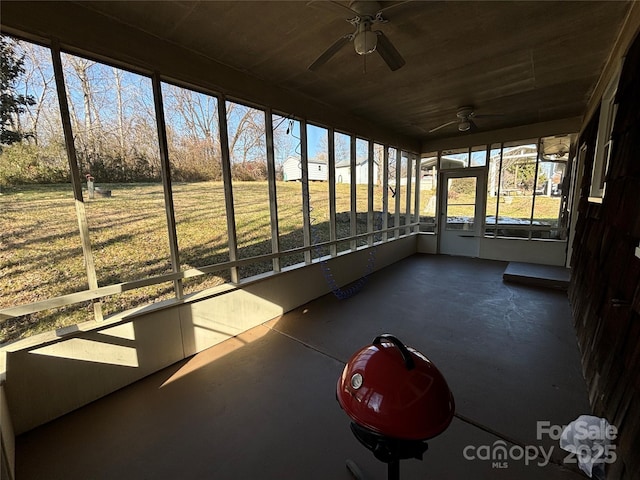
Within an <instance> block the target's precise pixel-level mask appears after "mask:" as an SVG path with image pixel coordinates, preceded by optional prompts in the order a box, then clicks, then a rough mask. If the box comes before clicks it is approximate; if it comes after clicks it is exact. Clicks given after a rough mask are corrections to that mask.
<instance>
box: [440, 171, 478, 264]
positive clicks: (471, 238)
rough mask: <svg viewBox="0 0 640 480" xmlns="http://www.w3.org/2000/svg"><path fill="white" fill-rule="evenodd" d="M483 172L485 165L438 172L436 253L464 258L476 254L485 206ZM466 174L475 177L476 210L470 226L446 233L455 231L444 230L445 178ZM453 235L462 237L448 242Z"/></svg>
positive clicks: (445, 220) (446, 196) (447, 184)
mask: <svg viewBox="0 0 640 480" xmlns="http://www.w3.org/2000/svg"><path fill="white" fill-rule="evenodd" d="M487 175H488V168H487V167H486V166H482V167H468V168H456V169H448V170H441V171H440V172H439V177H440V178H439V180H438V183H439V185H440V186H441V188H440V198H439V201H438V207H439V210H438V250H437V251H438V253H440V254H444V255H460V256H467V257H479V256H480V239H481V238H482V237H484V230H485V220H486V209H487ZM469 177H474V178H476V205H475V207H476V209H475V216H474V220H473V229H472V230H459V232H460V234H455V233H449V232H455V231H454V230H446V224H447V203H448V202H447V200H448V187H449V179H452V178H469ZM462 232H464V233H462ZM447 237H448V238H447ZM454 237H457V238H464V240H463V241H462V242H457V243H456V244H454V242H450V240H452V239H453V238H454Z"/></svg>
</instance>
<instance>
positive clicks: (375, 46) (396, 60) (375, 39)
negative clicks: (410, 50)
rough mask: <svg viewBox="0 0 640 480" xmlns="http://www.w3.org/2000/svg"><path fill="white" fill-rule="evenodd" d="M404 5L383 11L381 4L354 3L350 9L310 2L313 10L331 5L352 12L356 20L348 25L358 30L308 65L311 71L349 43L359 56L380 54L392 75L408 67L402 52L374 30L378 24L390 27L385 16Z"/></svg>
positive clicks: (335, 4) (399, 3) (393, 5)
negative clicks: (384, 13) (386, 24)
mask: <svg viewBox="0 0 640 480" xmlns="http://www.w3.org/2000/svg"><path fill="white" fill-rule="evenodd" d="M403 3H405V2H396V3H394V4H392V5H390V6H387V7H385V8H381V6H380V4H379V3H378V2H375V1H353V2H351V3H350V4H349V6H348V7H347V6H345V5H344V4H342V3H339V2H309V5H312V6H316V5H320V6H326V5H327V4H329V5H331V6H332V7H338V8H340V9H342V10H344V11H349V12H351V13H352V14H353V15H355V16H354V17H352V18H348V19H347V21H348V22H349V23H351V25H353V26H354V27H355V28H356V30H355V31H354V32H353V33H348V34H346V35H343V36H342V37H340V38H339V39H338V40H336V42H335V43H334V44H333V45H331V46H330V47H329V48H327V49H326V50H325V51H324V53H322V55H320V56H319V57H318V58H317V59H316V60H315V61H314V62H313V63H312V64H311V65H309V70H312V71H315V70H317V69H318V68H320V67H321V66H322V65H324V64H325V63H327V61H329V59H330V58H331V57H333V56H334V55H335V54H336V53H338V52H339V51H340V50H341V49H342V48H343V47H344V46H345V45H346V44H348V43H350V42H353V46H354V49H355V51H356V53H358V54H359V55H369V54H371V53H373V52H377V53H378V54H379V55H380V56H381V57H382V59H383V60H384V62H385V63H386V64H387V66H388V67H389V68H390V69H391V70H392V71H395V70H398V69H399V68H400V67H402V66H403V65H404V64H405V60H404V58H402V55H400V52H398V50H396V48H395V47H394V46H393V44H392V43H391V41H390V40H389V39H388V38H387V36H386V35H385V34H384V32H382V31H381V30H372V28H371V27H372V26H373V25H374V24H376V23H387V22H388V20H386V19H385V18H384V17H383V16H382V14H383V12H385V11H386V10H388V9H389V8H393V7H396V6H398V5H401V4H403Z"/></svg>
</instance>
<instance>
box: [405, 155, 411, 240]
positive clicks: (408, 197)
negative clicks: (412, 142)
mask: <svg viewBox="0 0 640 480" xmlns="http://www.w3.org/2000/svg"><path fill="white" fill-rule="evenodd" d="M406 154H407V192H406V202H407V203H406V207H405V208H406V213H405V216H404V224H405V225H406V227H405V229H404V234H405V235H409V233H411V227H410V226H409V225H410V224H411V220H412V218H413V215H412V214H411V176H412V172H413V167H412V162H411V155H409V152H406Z"/></svg>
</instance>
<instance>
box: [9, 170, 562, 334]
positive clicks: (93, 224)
mask: <svg viewBox="0 0 640 480" xmlns="http://www.w3.org/2000/svg"><path fill="white" fill-rule="evenodd" d="M103 187H104V188H108V189H110V190H111V192H112V196H111V198H98V197H96V198H94V199H92V200H90V199H88V198H87V196H86V192H85V202H84V204H83V205H81V208H84V209H85V210H86V217H87V223H88V229H89V237H90V240H91V248H92V253H93V255H92V257H93V259H94V263H95V271H96V275H97V282H98V286H106V285H111V284H117V283H122V282H127V281H132V280H138V279H144V278H147V277H153V276H157V275H162V274H166V273H171V271H172V269H171V258H170V249H169V240H168V233H167V232H168V229H167V215H166V212H165V208H164V193H163V188H162V185H161V184H112V185H103ZM405 188H406V187H402V188H401V191H400V192H398V194H399V195H400V199H401V202H400V213H401V214H403V213H404V211H405V209H406V189H405ZM172 190H173V199H174V210H175V222H176V231H177V242H178V247H179V252H180V268H181V270H186V269H197V268H200V267H204V266H208V265H215V264H218V263H221V262H226V261H228V260H229V248H228V239H229V235H228V226H227V213H226V209H225V202H224V188H223V185H222V183H221V182H202V183H188V184H187V183H184V184H174V185H173V188H172ZM233 194H234V210H235V218H236V223H235V228H236V234H237V240H238V258H240V259H242V258H249V257H255V256H259V255H264V254H269V253H271V252H272V241H271V224H270V208H269V197H268V185H267V183H266V182H235V181H234V182H233ZM302 194H303V191H302V185H301V184H300V183H299V182H277V185H276V195H277V200H278V212H277V214H278V227H279V240H280V251H284V250H289V249H293V248H298V247H302V246H303V245H304V238H303V233H302V222H303V220H302V219H303V216H302ZM309 194H310V204H311V219H312V224H313V228H312V230H313V235H312V243H315V242H323V241H327V240H328V239H329V227H328V220H329V200H328V199H329V194H328V184H327V183H326V182H311V183H310V184H309ZM434 194H435V192H434V191H422V192H421V197H422V198H421V202H422V207H421V211H422V213H424V210H425V206H426V205H427V204H428V202H429V198H431V197H432V196H433V195H434ZM367 195H368V193H367V188H366V186H365V185H358V187H357V189H356V210H357V212H358V218H357V220H358V221H357V226H356V227H357V228H356V232H357V233H364V232H366V231H367V221H366V212H367V207H368V197H367ZM382 196H383V195H382V189H381V188H380V187H375V188H374V193H373V197H374V210H375V211H377V212H380V211H381V210H382ZM467 200H469V202H470V203H472V202H473V199H467ZM350 201H351V199H350V188H349V185H348V184H338V185H336V203H337V207H336V210H337V217H336V218H337V222H336V223H337V225H336V228H337V238H338V239H341V238H347V237H349V236H350V234H351V229H350V223H349V212H350V209H351V207H350ZM456 202H457V203H465V202H466V200H465V199H464V198H457V199H456ZM558 202H559V199H557V198H548V197H538V198H537V199H536V218H549V219H557V212H558ZM432 203H433V202H432ZM412 208H413V202H412ZM452 208H453V209H452V212H455V211H456V210H455V209H456V208H457V209H459V210H460V211H459V213H454V214H464V213H465V212H466V210H465V209H467V210H468V207H452ZM530 211H531V197H528V198H527V197H513V199H512V200H511V202H510V203H508V204H507V203H501V204H500V216H514V217H516V218H517V217H520V216H525V217H528V215H529V214H530ZM388 213H389V215H390V220H389V225H390V226H391V225H392V221H393V218H392V215H393V214H394V213H395V198H393V197H392V196H391V195H389V207H388ZM0 214H1V218H2V231H1V233H0V308H7V307H11V306H17V305H22V304H28V303H32V302H36V301H41V300H46V299H49V298H53V297H57V296H60V295H65V294H69V293H74V292H79V291H83V290H87V289H88V288H89V285H88V283H87V274H86V267H85V265H84V260H83V254H82V247H81V243H80V235H79V226H78V221H77V215H76V205H75V201H74V199H73V194H72V191H71V187H70V186H69V185H46V186H45V185H41V186H28V187H20V188H11V189H7V188H5V189H4V190H3V191H2V194H0ZM488 214H491V213H490V212H488ZM375 217H376V218H375V220H376V221H377V220H380V219H381V218H380V216H379V214H376V216H375ZM404 221H405V220H404V215H402V217H401V222H404ZM377 223H378V222H376V228H377ZM365 243H366V239H359V240H358V245H363V244H365ZM349 247H350V245H349V242H340V243H339V244H338V251H342V250H345V249H348V248H349ZM326 253H327V251H326V250H324V251H323V252H322V254H326ZM313 255H314V256H315V255H317V252H315V251H314V252H313ZM303 260H304V256H303V254H301V253H296V254H289V255H284V256H283V258H282V259H281V266H282V267H284V266H287V265H292V264H295V263H299V262H302V261H303ZM271 268H272V262H271V261H270V260H267V261H261V262H256V263H255V264H252V265H248V266H242V267H240V269H239V272H240V276H241V278H245V277H249V276H252V275H256V274H258V273H262V272H265V271H270V270H271ZM229 279H230V274H229V270H228V269H225V270H221V271H218V272H213V273H209V274H204V275H200V276H197V277H193V278H189V279H186V280H185V281H184V291H185V293H187V294H188V293H192V292H196V291H199V290H202V289H204V288H208V287H212V286H215V285H219V284H221V283H224V282H227V281H229ZM173 296H174V292H173V284H172V282H165V283H161V284H156V285H152V286H148V287H144V288H137V289H135V290H129V291H126V292H123V293H119V294H116V295H111V296H108V297H105V298H103V299H102V301H101V304H102V311H103V314H104V315H105V316H107V315H110V314H113V313H117V312H121V311H124V310H127V309H129V308H133V307H135V306H138V305H144V304H147V303H152V302H157V301H160V300H163V299H167V298H172V297H173ZM93 318H94V313H93V305H92V304H91V303H90V302H87V303H84V304H77V305H70V306H66V307H62V308H58V309H52V310H47V311H43V312H38V313H36V314H31V315H26V316H22V317H19V318H12V319H9V320H6V321H5V322H4V323H2V324H0V343H3V342H6V341H8V340H13V339H17V338H22V337H26V336H29V335H32V334H35V333H39V332H42V331H47V330H51V329H54V328H61V327H64V326H68V325H73V324H76V323H79V322H83V321H87V320H92V319H93Z"/></svg>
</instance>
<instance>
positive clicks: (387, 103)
mask: <svg viewBox="0 0 640 480" xmlns="http://www.w3.org/2000/svg"><path fill="white" fill-rule="evenodd" d="M3 3H6V2H3ZM333 3H334V4H333V5H327V2H321V1H315V2H306V1H285V2H280V1H268V2H266V1H262V2H251V1H230V2H229V1H198V2H188V1H181V2H137V1H136V2H122V1H120V2H110V1H104V2H98V1H96V2H73V3H72V4H66V5H65V8H67V9H68V11H69V12H70V14H73V15H74V16H75V17H76V18H77V19H78V21H82V19H83V18H84V17H85V16H86V15H85V14H86V13H88V11H91V15H89V17H91V18H92V19H95V18H99V19H100V21H102V22H106V23H110V22H118V23H120V24H125V25H127V26H128V27H131V28H134V29H138V30H141V31H143V32H145V33H146V34H149V35H152V36H154V37H158V38H162V39H165V40H167V41H169V42H171V43H173V44H175V45H178V46H181V47H183V48H185V49H188V50H190V51H192V52H197V53H199V54H201V55H204V56H206V57H208V58H210V59H214V60H216V61H218V62H220V63H223V64H225V65H228V66H230V67H233V68H235V69H238V70H240V71H242V72H245V73H247V74H249V75H251V76H254V77H257V78H259V79H262V80H264V81H266V82H269V83H271V84H275V85H278V86H280V87H281V88H284V89H286V90H293V91H296V92H298V93H301V94H303V95H306V96H308V97H311V98H314V99H315V100H317V101H319V102H321V103H324V104H327V105H330V106H332V107H334V108H336V107H337V108H340V109H343V110H345V111H347V112H348V113H349V114H352V115H355V116H357V117H361V118H363V119H365V120H366V121H368V122H372V123H375V124H377V125H380V126H381V127H383V128H386V129H389V130H390V131H393V132H397V133H398V134H399V135H404V136H408V137H413V138H416V139H419V140H422V141H424V140H428V139H433V138H439V137H451V136H454V135H462V133H459V132H458V131H457V128H456V125H452V126H450V127H447V128H443V129H441V130H438V131H437V132H434V133H431V134H429V133H428V131H429V130H430V129H432V128H434V127H437V126H438V125H441V124H442V123H445V122H448V121H451V120H455V119H456V111H457V109H458V107H460V106H463V105H473V106H474V107H475V111H476V113H477V114H478V115H482V114H501V116H496V117H491V118H482V119H478V120H477V122H476V123H477V125H478V131H488V130H494V129H501V128H508V127H513V126H519V125H528V124H533V123H537V122H544V121H551V120H557V119H564V118H570V117H576V116H580V115H583V114H584V112H585V109H586V105H587V101H588V99H589V96H590V94H591V93H592V91H593V89H594V87H595V84H596V82H597V80H598V77H599V75H600V73H601V71H602V68H603V66H604V64H605V62H606V61H607V58H608V55H609V53H610V52H611V49H612V47H613V45H614V42H615V40H616V38H617V35H618V33H619V31H620V28H621V26H622V24H623V22H624V19H625V16H626V14H627V12H628V9H629V6H630V4H631V3H632V2H629V1H614V2H609V1H593V2H566V1H560V2H538V1H533V2H524V1H513V2H494V1H489V2H484V1H477V2H468V1H465V2H439V1H428V2H427V1H412V2H379V6H380V7H388V6H389V5H391V4H393V3H398V4H397V5H394V6H393V8H391V9H388V10H386V11H385V14H384V16H385V18H386V19H388V20H389V21H388V22H387V23H382V24H381V23H377V24H375V25H374V30H382V31H383V32H384V33H385V34H386V36H387V37H388V38H389V39H390V40H391V41H392V42H393V44H394V45H395V47H396V48H397V49H398V51H399V52H400V53H401V54H402V56H403V57H404V59H405V60H406V65H404V66H403V67H402V68H400V69H399V70H397V71H395V72H392V71H390V70H389V68H388V67H387V66H386V65H385V64H384V62H383V61H382V59H381V57H380V56H379V55H376V54H375V53H374V54H372V55H368V56H359V55H357V54H356V53H355V51H354V48H353V45H352V44H348V45H347V46H345V47H344V48H343V49H341V50H340V51H339V52H338V53H337V54H336V55H335V56H334V57H333V58H331V59H330V60H329V61H328V62H327V63H326V64H325V65H324V66H322V67H321V68H320V69H318V70H317V71H315V72H312V71H309V70H308V69H307V67H308V66H309V65H310V64H311V63H312V62H313V61H314V60H315V59H316V58H317V57H318V56H319V55H320V54H321V53H322V52H323V51H324V50H325V49H326V48H327V47H329V46H330V45H331V44H332V43H333V42H335V41H336V40H337V39H338V38H339V37H341V36H343V35H345V34H348V33H351V32H353V30H354V27H353V26H352V25H351V24H349V23H348V22H347V21H346V19H347V18H348V17H350V16H352V15H350V13H349V11H348V10H347V9H345V8H341V7H340V6H338V5H335V3H338V2H333ZM341 3H342V5H344V6H348V5H350V3H349V2H346V1H345V2H341ZM352 6H353V5H352ZM96 14H97V15H96ZM94 21H95V20H94ZM105 42H108V39H105ZM365 60H366V71H365Z"/></svg>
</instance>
